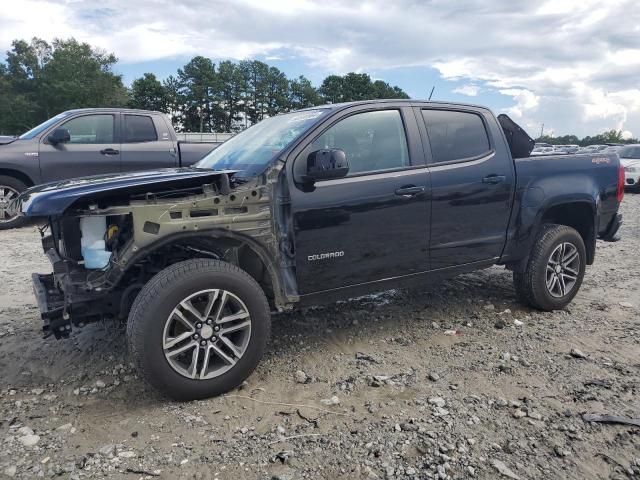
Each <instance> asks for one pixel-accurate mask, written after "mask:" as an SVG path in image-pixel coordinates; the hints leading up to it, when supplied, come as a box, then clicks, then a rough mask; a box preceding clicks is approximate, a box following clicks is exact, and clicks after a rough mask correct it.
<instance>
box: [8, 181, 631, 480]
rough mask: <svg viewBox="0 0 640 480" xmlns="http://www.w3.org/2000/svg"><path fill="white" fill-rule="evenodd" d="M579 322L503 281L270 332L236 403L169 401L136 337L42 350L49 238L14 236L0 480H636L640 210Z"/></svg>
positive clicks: (482, 281) (493, 272)
mask: <svg viewBox="0 0 640 480" xmlns="http://www.w3.org/2000/svg"><path fill="white" fill-rule="evenodd" d="M622 210H623V213H624V215H625V222H626V223H625V225H624V227H623V229H622V236H623V239H622V240H621V241H620V242H617V243H613V244H612V243H609V244H607V243H599V245H598V253H597V257H596V263H595V265H593V266H592V267H590V268H589V269H588V271H587V276H586V278H585V282H584V284H583V287H582V289H581V291H580V293H579V294H578V297H577V298H576V300H575V301H574V302H573V304H572V305H571V306H570V308H569V309H567V310H566V311H561V312H555V313H540V312H537V311H532V310H529V309H527V308H523V307H522V306H520V305H518V304H517V303H516V301H515V297H514V293H513V290H512V286H511V275H510V273H509V272H507V271H505V270H503V269H499V268H493V269H490V270H486V271H483V272H479V273H474V274H470V275H464V276H461V277H458V278H455V279H452V280H449V281H446V282H444V283H442V284H440V285H437V286H433V287H431V288H429V289H426V288H425V289H424V290H422V291H416V290H412V291H405V290H401V291H390V292H385V293H383V294H381V295H377V296H371V297H365V298H360V299H356V300H352V301H349V302H345V303H340V304H336V305H334V306H330V307H327V308H317V309H310V310H307V311H304V312H302V313H295V314H287V315H282V316H279V317H277V318H274V325H273V341H272V344H271V347H270V351H269V353H268V354H267V356H266V358H265V359H264V361H263V363H262V364H261V365H260V367H259V368H258V370H257V371H256V372H255V373H254V374H253V376H251V378H250V379H249V381H248V382H247V383H246V384H245V385H243V386H242V388H240V389H239V390H238V391H235V392H232V393H231V394H229V395H226V396H223V397H220V398H215V399H211V400H207V401H198V402H192V403H175V402H171V401H168V400H166V399H164V398H162V397H159V396H158V395H157V394H156V393H154V392H153V391H151V390H149V389H148V388H147V387H145V385H144V384H143V383H142V382H141V381H140V379H138V378H137V377H136V375H135V372H134V371H133V370H132V368H131V365H130V362H129V359H128V357H127V351H126V345H125V336H124V332H123V330H122V328H118V327H117V326H116V325H114V324H112V323H105V324H95V325H90V326H88V327H86V328H85V329H83V330H82V331H75V332H74V334H73V336H72V338H71V339H69V340H66V341H57V340H55V339H54V338H49V339H46V340H43V339H42V338H41V335H40V333H39V332H40V328H41V325H40V319H39V314H38V311H37V308H36V306H35V302H34V299H33V297H32V294H31V285H30V273H31V272H32V271H40V272H47V271H49V266H48V265H47V261H46V260H45V258H44V256H43V255H42V253H41V250H40V248H39V241H38V233H37V229H36V227H35V226H31V227H27V228H23V229H20V230H15V231H8V232H0V245H1V247H0V285H1V288H0V372H1V374H0V410H1V411H0V476H2V475H4V476H6V477H15V478H37V477H47V478H48V477H61V478H72V479H78V478H95V477H105V476H108V477H113V478H125V479H126V478H131V479H135V478H202V479H208V478H212V479H213V478H219V479H240V478H242V479H244V478H248V479H291V480H293V479H299V478H328V479H351V478H372V479H374V478H381V479H382V478H414V479H418V478H419V479H421V478H440V479H462V478H477V479H494V478H511V479H517V478H520V479H540V478H549V479H556V478H562V479H565V478H566V479H587V478H615V479H619V478H640V428H639V427H637V426H628V425H618V424H601V423H588V422H586V421H585V420H584V419H583V414H585V413H587V414H612V415H620V416H624V417H628V418H638V417H640V290H639V289H640V256H639V254H638V252H639V251H640V221H639V218H640V216H639V215H638V212H639V211H640V195H633V194H627V196H626V198H625V200H624V203H623V208H622Z"/></svg>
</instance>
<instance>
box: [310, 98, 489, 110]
mask: <svg viewBox="0 0 640 480" xmlns="http://www.w3.org/2000/svg"><path fill="white" fill-rule="evenodd" d="M377 103H406V104H409V105H420V106H422V105H433V106H458V107H472V108H482V109H484V110H490V109H489V108H488V107H485V106H484V105H476V104H473V103H461V102H444V101H437V100H414V99H411V98H389V99H376V100H358V101H355V102H343V103H326V104H324V105H316V106H315V107H308V108H305V109H303V110H315V109H318V108H328V109H331V110H342V109H344V108H348V107H353V106H357V105H368V104H377ZM303 110H301V111H303Z"/></svg>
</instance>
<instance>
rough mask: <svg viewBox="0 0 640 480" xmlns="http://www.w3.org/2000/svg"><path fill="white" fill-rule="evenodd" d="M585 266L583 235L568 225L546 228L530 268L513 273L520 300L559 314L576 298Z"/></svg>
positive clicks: (534, 246)
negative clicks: (559, 311) (560, 310)
mask: <svg viewBox="0 0 640 480" xmlns="http://www.w3.org/2000/svg"><path fill="white" fill-rule="evenodd" d="M585 266H586V250H585V247H584V242H583V241H582V237H581V236H580V234H579V233H578V232H577V231H576V230H575V229H573V228H571V227H567V226H565V225H551V224H547V225H544V226H543V228H542V231H541V232H540V233H539V234H538V237H537V238H536V241H535V243H534V245H533V248H532V251H531V255H530V256H529V261H528V263H527V268H526V270H525V271H524V272H514V273H513V282H514V286H515V289H516V295H517V297H518V299H519V300H520V301H521V302H522V303H525V304H527V305H529V306H531V307H534V308H537V309H540V310H546V311H550V310H559V309H562V308H564V307H566V306H567V305H568V304H569V302H571V300H573V297H575V296H576V294H577V293H578V290H579V289H580V285H581V284H582V279H583V277H584V271H585Z"/></svg>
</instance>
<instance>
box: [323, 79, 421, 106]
mask: <svg viewBox="0 0 640 480" xmlns="http://www.w3.org/2000/svg"><path fill="white" fill-rule="evenodd" d="M319 92H320V94H321V95H322V97H323V98H324V100H325V101H327V102H330V103H340V102H354V101H358V100H373V99H376V98H409V95H407V94H406V93H405V92H404V90H402V89H401V88H400V87H395V86H394V87H392V86H391V85H389V84H388V83H386V82H383V81H382V80H376V81H375V82H372V81H371V77H370V76H369V75H368V74H366V73H354V72H351V73H347V74H346V75H345V76H344V77H340V76H338V75H329V76H328V77H326V78H325V79H324V81H323V82H322V85H321V86H320V89H319Z"/></svg>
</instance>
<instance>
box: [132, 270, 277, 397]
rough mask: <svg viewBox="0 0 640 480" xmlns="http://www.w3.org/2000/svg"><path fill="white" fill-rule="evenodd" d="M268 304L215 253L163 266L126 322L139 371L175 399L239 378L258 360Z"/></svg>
mask: <svg viewBox="0 0 640 480" xmlns="http://www.w3.org/2000/svg"><path fill="white" fill-rule="evenodd" d="M270 322H271V320H270V312H269V304H268V302H267V299H266V297H265V295H264V292H263V291H262V289H261V288H260V285H258V283H257V282H256V281H255V280H254V279H253V278H252V277H251V276H249V275H248V274H247V273H246V272H244V271H243V270H240V269H239V268H237V267H235V266H233V265H231V264H229V263H226V262H221V261H218V260H209V259H194V260H187V261H184V262H180V263H176V264H174V265H171V266H170V267H167V268H166V269H164V270H163V271H161V272H160V273H158V274H157V275H156V276H155V277H153V278H152V279H151V280H150V281H149V283H147V284H146V285H145V286H144V287H143V289H142V290H141V291H140V293H139V294H138V296H137V298H136V300H135V301H134V303H133V306H132V308H131V312H130V313H129V319H128V323H127V339H128V343H129V349H130V351H131V354H132V356H133V359H134V362H135V364H136V366H137V369H138V371H139V373H140V374H141V376H142V377H143V378H144V379H145V380H146V381H147V382H148V383H149V384H150V385H151V386H153V387H154V388H156V389H158V390H160V391H161V392H163V393H165V394H166V395H168V396H170V397H172V398H174V399H176V400H195V399H201V398H207V397H212V396H215V395H220V394H222V393H225V392H228V391H229V390H231V389H233V388H234V387H236V386H238V385H240V384H241V383H242V382H243V381H244V380H245V379H246V378H247V377H248V376H249V375H250V374H251V373H252V372H253V370H254V369H255V367H256V366H257V365H258V363H259V362H260V359H261V358H262V354H263V353H264V350H265V348H266V345H267V342H268V339H269V333H270V327H271V323H270Z"/></svg>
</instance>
